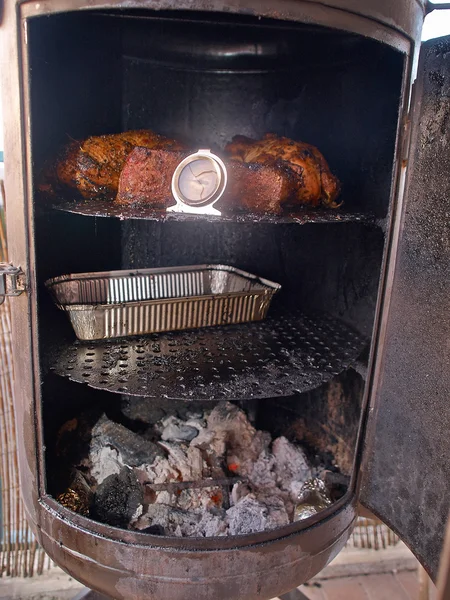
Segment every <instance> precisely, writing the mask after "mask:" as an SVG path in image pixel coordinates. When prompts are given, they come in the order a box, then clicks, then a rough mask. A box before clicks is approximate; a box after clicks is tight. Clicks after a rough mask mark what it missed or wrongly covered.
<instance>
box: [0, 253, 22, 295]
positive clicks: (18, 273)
mask: <svg viewBox="0 0 450 600" xmlns="http://www.w3.org/2000/svg"><path fill="white" fill-rule="evenodd" d="M25 287H26V286H25V273H24V272H23V271H22V269H21V268H20V267H15V266H14V265H10V264H9V263H2V262H0V304H3V302H4V301H5V297H6V296H20V294H21V293H22V292H24V291H25Z"/></svg>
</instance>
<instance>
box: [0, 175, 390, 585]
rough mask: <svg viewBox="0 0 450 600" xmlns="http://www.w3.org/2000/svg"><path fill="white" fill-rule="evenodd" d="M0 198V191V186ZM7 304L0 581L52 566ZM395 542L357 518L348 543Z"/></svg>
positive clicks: (0, 387) (1, 362)
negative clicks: (40, 537)
mask: <svg viewBox="0 0 450 600" xmlns="http://www.w3.org/2000/svg"><path fill="white" fill-rule="evenodd" d="M0 193H1V197H2V198H4V195H3V186H2V184H1V182H0ZM0 210H1V213H0V261H1V262H7V261H8V253H7V247H6V235H5V219H4V210H3V208H0ZM13 379H14V373H13V364H12V346H11V320H10V304H9V300H6V301H5V302H4V303H3V304H1V305H0V577H4V576H8V577H32V576H33V575H40V574H42V572H43V571H44V569H45V568H50V566H51V565H52V564H53V563H52V561H51V560H50V559H49V557H47V556H46V554H45V552H44V551H43V549H42V548H40V547H39V545H38V543H37V542H36V540H35V538H34V536H33V534H32V532H31V530H30V528H29V526H28V523H27V521H26V519H25V512H24V507H23V504H22V500H21V495H20V482H19V469H18V456H17V432H16V426H15V418H14V410H13V395H12V386H13ZM397 542H398V537H397V536H396V535H395V534H394V533H393V532H392V531H391V530H390V529H389V528H388V527H386V525H384V524H383V523H382V522H381V521H378V520H377V519H369V518H362V517H360V518H358V521H357V525H356V527H355V529H354V531H353V534H352V536H351V538H350V541H349V544H350V545H352V546H354V547H358V548H372V549H376V550H381V549H383V548H386V547H387V546H392V545H395V544H396V543H397Z"/></svg>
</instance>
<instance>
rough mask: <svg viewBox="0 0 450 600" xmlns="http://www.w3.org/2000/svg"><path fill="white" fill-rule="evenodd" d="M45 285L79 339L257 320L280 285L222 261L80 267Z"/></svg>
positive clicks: (262, 315)
mask: <svg viewBox="0 0 450 600" xmlns="http://www.w3.org/2000/svg"><path fill="white" fill-rule="evenodd" d="M46 286H47V287H48V289H49V290H50V292H51V293H52V295H53V297H54V299H55V302H56V303H57V305H58V306H59V308H61V309H62V310H64V311H66V312H67V313H68V315H69V318H70V321H71V323H72V326H73V328H74V330H75V334H76V336H77V337H78V338H79V339H80V340H99V339H105V338H117V337H123V336H129V335H142V334H146V333H157V332H160V331H175V330H181V329H193V328H197V327H210V326H213V325H227V324H231V323H244V322H246V321H260V320H261V319H264V318H265V316H266V315H267V311H268V309H269V305H270V301H271V299H272V296H273V294H274V293H275V292H277V291H278V290H279V289H280V287H281V286H280V285H278V284H277V283H273V282H272V281H268V280H267V279H261V278H260V277H256V276H255V275H251V274H250V273H246V272H244V271H240V270H239V269H235V268H233V267H229V266H225V265H196V266H188V267H171V268H166V269H137V270H135V271H107V272H103V273H78V274H74V275H63V276H61V277H55V278H54V279H49V280H48V281H46Z"/></svg>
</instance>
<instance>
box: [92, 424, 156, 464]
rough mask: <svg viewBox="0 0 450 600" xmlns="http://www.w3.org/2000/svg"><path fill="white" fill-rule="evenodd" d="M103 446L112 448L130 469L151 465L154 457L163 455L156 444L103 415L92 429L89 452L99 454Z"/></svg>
mask: <svg viewBox="0 0 450 600" xmlns="http://www.w3.org/2000/svg"><path fill="white" fill-rule="evenodd" d="M105 446H111V447H112V448H114V449H115V450H116V451H117V452H118V453H119V454H120V456H121V459H120V460H121V462H122V463H123V464H125V465H128V466H130V467H137V466H139V465H143V464H151V463H152V462H153V461H154V459H155V458H156V456H163V455H164V453H163V451H162V450H161V449H160V448H159V447H158V446H157V445H156V444H153V443H152V442H150V441H148V440H146V439H145V438H144V437H142V436H140V435H138V434H137V433H134V432H133V431H130V430H129V429H127V428H126V427H124V426H123V425H120V424H119V423H115V422H114V421H110V420H109V419H108V418H107V417H106V415H103V416H102V417H101V418H100V419H99V421H98V422H97V423H96V425H95V426H94V428H93V429H92V441H91V448H90V452H91V454H96V453H97V454H99V453H100V451H101V449H102V448H104V447H105Z"/></svg>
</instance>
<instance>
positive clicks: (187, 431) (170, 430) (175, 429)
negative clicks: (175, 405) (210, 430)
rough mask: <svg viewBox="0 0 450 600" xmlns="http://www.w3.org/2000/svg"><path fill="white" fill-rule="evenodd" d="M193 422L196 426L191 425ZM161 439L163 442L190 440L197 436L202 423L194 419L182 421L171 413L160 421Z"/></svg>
mask: <svg viewBox="0 0 450 600" xmlns="http://www.w3.org/2000/svg"><path fill="white" fill-rule="evenodd" d="M192 423H195V424H196V425H198V426H193V425H192ZM162 425H163V430H162V432H161V439H162V440H164V441H165V442H190V441H191V440H193V439H194V438H195V437H197V436H198V434H199V432H200V429H202V425H201V424H200V423H198V424H197V422H196V421H188V422H185V421H182V420H181V419H178V418H177V417H175V416H173V415H171V416H170V417H168V418H167V419H164V420H163V421H162Z"/></svg>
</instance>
